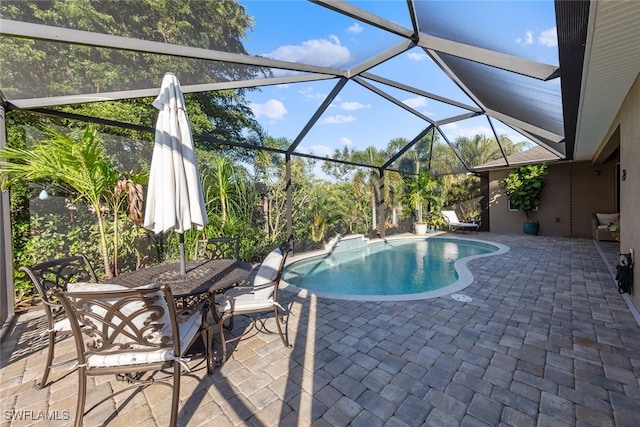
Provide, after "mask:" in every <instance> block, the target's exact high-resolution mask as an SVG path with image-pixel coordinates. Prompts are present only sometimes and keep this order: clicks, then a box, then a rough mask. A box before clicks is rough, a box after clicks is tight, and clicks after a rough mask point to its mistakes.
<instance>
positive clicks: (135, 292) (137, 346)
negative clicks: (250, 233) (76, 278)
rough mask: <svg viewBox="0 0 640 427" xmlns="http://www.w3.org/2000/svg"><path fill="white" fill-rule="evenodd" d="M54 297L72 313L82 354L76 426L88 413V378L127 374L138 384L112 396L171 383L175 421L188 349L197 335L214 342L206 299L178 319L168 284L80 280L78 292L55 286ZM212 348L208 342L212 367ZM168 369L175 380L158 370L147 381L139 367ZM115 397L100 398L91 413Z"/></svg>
mask: <svg viewBox="0 0 640 427" xmlns="http://www.w3.org/2000/svg"><path fill="white" fill-rule="evenodd" d="M107 288H108V290H107ZM118 288H120V289H118ZM54 296H55V297H56V298H57V300H58V301H60V302H61V303H62V305H63V306H64V309H65V311H66V312H67V315H68V316H69V321H70V324H71V327H72V330H73V336H74V340H75V343H76V350H77V354H78V375H79V384H78V390H79V393H78V403H77V408H76V420H75V425H76V426H80V425H82V420H83V417H84V415H85V402H86V395H87V378H88V377H89V376H96V375H113V374H116V375H119V374H124V375H129V376H128V377H127V379H128V380H129V381H130V382H132V383H134V384H135V385H132V386H131V387H127V388H126V389H124V390H122V389H119V390H116V391H115V392H114V393H113V394H111V396H113V395H115V394H118V393H121V392H123V391H125V390H128V389H129V388H132V387H136V388H137V387H143V388H144V387H148V386H149V385H151V384H154V383H164V384H168V385H169V386H170V387H171V388H172V389H173V394H172V400H171V410H170V413H171V419H170V421H169V422H168V423H167V424H168V425H171V426H176V425H177V417H178V404H179V401H180V375H181V371H182V369H183V368H187V366H186V362H187V361H188V360H189V359H187V356H186V355H187V351H188V349H189V347H190V346H191V345H192V344H193V343H194V341H195V340H196V338H197V337H198V336H199V334H201V335H202V339H203V341H204V342H205V343H209V342H210V337H211V330H210V328H208V326H207V323H206V320H205V315H206V313H207V312H208V308H207V306H206V300H205V301H203V303H202V306H201V307H200V308H199V310H197V311H195V312H194V313H193V314H192V315H191V316H190V317H188V318H187V319H184V321H183V322H182V323H178V314H177V312H176V307H175V302H174V299H173V295H172V293H171V290H170V289H169V288H168V287H166V286H160V287H157V286H155V285H146V286H142V287H139V288H133V289H130V288H123V287H119V286H118V285H104V286H103V289H101V286H100V285H95V284H81V285H78V286H76V287H75V291H74V292H62V291H59V290H56V291H54ZM205 309H207V310H206V311H204V310H205ZM210 348H211V347H210V345H207V348H206V351H207V365H208V367H209V355H210ZM167 368H172V370H173V375H171V377H173V381H169V382H167V381H166V380H167V379H168V378H159V377H156V376H157V375H160V374H154V375H152V376H151V378H150V379H149V380H147V379H143V378H142V377H141V375H140V372H147V371H159V370H164V369H167ZM132 374H133V375H132ZM138 375H140V376H138ZM111 396H107V397H106V398H104V399H102V400H100V401H99V402H98V403H96V404H95V405H94V406H92V407H91V408H89V410H88V411H87V412H90V411H91V410H92V409H94V408H95V407H96V406H98V405H99V404H101V403H103V402H105V401H107V400H108V399H109V398H110V397H111Z"/></svg>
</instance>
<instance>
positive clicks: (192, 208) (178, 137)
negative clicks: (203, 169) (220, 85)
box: [144, 73, 209, 275]
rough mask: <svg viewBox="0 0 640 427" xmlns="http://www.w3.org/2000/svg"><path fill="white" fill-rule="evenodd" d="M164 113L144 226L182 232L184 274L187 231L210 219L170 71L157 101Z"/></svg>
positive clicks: (177, 88)
mask: <svg viewBox="0 0 640 427" xmlns="http://www.w3.org/2000/svg"><path fill="white" fill-rule="evenodd" d="M153 106H154V107H155V108H157V109H158V110H159V111H160V112H159V114H158V122H157V123H156V135H155V145H154V148H153V156H152V158H151V170H150V174H149V188H148V190H147V199H146V207H145V215H144V228H146V229H148V230H151V231H153V232H154V233H166V232H168V231H170V230H175V231H176V232H177V233H179V234H180V274H182V275H184V274H185V273H186V271H185V260H184V258H185V256H184V234H183V233H184V232H185V231H186V230H189V229H191V225H192V224H193V225H195V226H196V227H197V228H198V229H202V228H203V227H204V226H205V225H206V224H207V223H208V222H209V219H208V218H207V212H206V210H205V206H204V197H203V195H202V187H201V185H200V174H199V173H198V166H197V163H196V154H195V151H194V148H193V137H192V135H191V128H190V126H189V119H188V118H187V112H186V111H185V106H184V97H183V96H182V89H181V88H180V82H179V81H178V78H177V77H176V76H175V75H174V74H172V73H166V74H165V75H164V79H163V80H162V87H161V88H160V95H158V97H157V98H156V99H155V100H154V101H153Z"/></svg>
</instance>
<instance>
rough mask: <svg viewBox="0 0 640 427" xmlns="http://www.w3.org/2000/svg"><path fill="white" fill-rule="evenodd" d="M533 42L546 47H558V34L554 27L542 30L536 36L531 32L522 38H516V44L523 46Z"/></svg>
mask: <svg viewBox="0 0 640 427" xmlns="http://www.w3.org/2000/svg"><path fill="white" fill-rule="evenodd" d="M534 41H536V42H537V43H538V44H540V45H542V46H546V47H556V46H558V34H557V29H556V27H553V28H549V29H548V30H544V31H542V32H541V33H540V34H538V35H537V36H535V35H534V33H533V31H527V32H526V34H525V36H524V37H518V38H517V39H516V43H518V44H521V45H524V46H528V45H530V44H533V43H534Z"/></svg>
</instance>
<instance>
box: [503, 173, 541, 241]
mask: <svg viewBox="0 0 640 427" xmlns="http://www.w3.org/2000/svg"><path fill="white" fill-rule="evenodd" d="M546 175H547V164H546V163H540V164H537V165H526V166H521V167H519V168H517V169H513V170H511V171H510V172H509V173H508V174H507V176H506V177H504V178H503V179H502V181H501V183H502V186H503V188H504V191H505V194H506V195H507V197H508V198H509V201H510V202H511V206H513V207H514V208H515V209H518V210H520V211H523V212H524V213H525V214H526V216H527V221H526V222H525V223H523V226H522V227H523V230H524V232H525V233H527V234H538V231H539V228H540V225H539V223H538V222H537V221H534V220H533V218H532V215H531V212H532V211H533V210H534V209H536V208H537V207H538V205H539V204H540V198H541V197H542V190H543V188H544V185H545V181H544V177H545V176H546Z"/></svg>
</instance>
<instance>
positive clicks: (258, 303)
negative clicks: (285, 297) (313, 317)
mask: <svg viewBox="0 0 640 427" xmlns="http://www.w3.org/2000/svg"><path fill="white" fill-rule="evenodd" d="M292 247H293V244H292V242H291V241H287V242H283V243H282V244H281V245H280V246H279V247H278V248H276V249H274V250H273V251H271V252H270V253H269V254H268V255H267V257H266V258H265V259H264V261H262V263H261V264H260V267H259V268H258V269H257V270H256V272H255V274H252V275H251V276H249V279H247V281H246V282H245V283H241V284H240V285H239V286H236V287H233V288H230V289H229V290H227V291H226V292H225V293H224V294H221V295H217V296H216V295H215V294H214V295H213V298H214V303H213V304H211V313H212V315H213V318H214V319H215V321H216V322H217V324H218V331H219V334H220V342H221V344H222V354H221V357H220V360H219V361H218V363H219V364H220V365H222V364H224V362H226V360H227V342H229V341H232V340H236V339H237V340H239V339H240V338H241V336H240V337H237V338H232V339H231V340H227V339H226V338H225V330H231V329H233V318H234V317H235V316H242V315H250V314H254V313H263V314H269V313H271V312H273V313H274V315H275V322H276V326H277V327H278V333H279V334H280V339H281V340H282V344H284V346H285V348H291V345H290V344H289V341H288V339H287V337H286V336H285V334H284V333H283V330H282V325H281V324H282V323H284V319H283V318H282V316H281V315H280V311H279V310H280V309H282V310H284V308H283V307H282V306H281V305H280V304H279V303H278V288H279V286H280V278H281V276H282V270H283V269H284V264H285V262H286V260H287V256H288V255H289V253H290V252H291V251H292ZM216 298H217V299H218V300H219V301H215V299H216ZM226 320H229V324H228V325H225V321H226ZM253 320H254V321H255V320H256V319H255V318H254V319H253Z"/></svg>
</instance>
